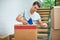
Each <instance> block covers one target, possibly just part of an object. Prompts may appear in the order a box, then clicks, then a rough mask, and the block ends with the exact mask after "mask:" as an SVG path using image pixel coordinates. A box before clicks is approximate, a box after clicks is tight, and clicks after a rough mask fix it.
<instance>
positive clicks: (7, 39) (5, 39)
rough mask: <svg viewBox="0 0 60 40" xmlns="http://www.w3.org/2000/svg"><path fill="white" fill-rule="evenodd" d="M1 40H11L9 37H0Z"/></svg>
mask: <svg viewBox="0 0 60 40" xmlns="http://www.w3.org/2000/svg"><path fill="white" fill-rule="evenodd" d="M0 40H9V35H0Z"/></svg>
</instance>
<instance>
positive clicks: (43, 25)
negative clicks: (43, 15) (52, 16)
mask: <svg viewBox="0 0 60 40" xmlns="http://www.w3.org/2000/svg"><path fill="white" fill-rule="evenodd" d="M39 24H40V25H41V27H43V28H46V27H47V26H48V25H47V23H44V22H42V21H41V20H39Z"/></svg>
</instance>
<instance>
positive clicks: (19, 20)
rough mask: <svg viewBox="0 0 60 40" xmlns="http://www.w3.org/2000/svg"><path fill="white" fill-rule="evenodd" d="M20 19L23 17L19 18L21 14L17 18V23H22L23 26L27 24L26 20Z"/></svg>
mask: <svg viewBox="0 0 60 40" xmlns="http://www.w3.org/2000/svg"><path fill="white" fill-rule="evenodd" d="M22 18H23V17H22V16H21V14H19V15H18V16H17V18H16V20H17V21H18V22H22V23H23V24H27V21H26V20H23V19H22Z"/></svg>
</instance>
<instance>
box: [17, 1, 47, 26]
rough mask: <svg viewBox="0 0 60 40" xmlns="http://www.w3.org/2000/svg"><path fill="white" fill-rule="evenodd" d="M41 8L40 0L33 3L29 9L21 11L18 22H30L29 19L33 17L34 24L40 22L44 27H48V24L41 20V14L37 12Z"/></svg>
mask: <svg viewBox="0 0 60 40" xmlns="http://www.w3.org/2000/svg"><path fill="white" fill-rule="evenodd" d="M39 8H40V4H39V2H38V1H35V2H34V3H33V5H32V7H31V8H30V9H29V10H24V12H23V13H20V14H19V15H18V16H17V18H16V20H17V21H18V22H22V23H23V24H29V23H28V20H29V19H30V18H31V19H32V22H33V24H37V22H39V24H40V25H41V26H42V27H47V24H46V23H43V22H42V21H41V17H40V15H39V13H37V12H36V11H37V9H39Z"/></svg>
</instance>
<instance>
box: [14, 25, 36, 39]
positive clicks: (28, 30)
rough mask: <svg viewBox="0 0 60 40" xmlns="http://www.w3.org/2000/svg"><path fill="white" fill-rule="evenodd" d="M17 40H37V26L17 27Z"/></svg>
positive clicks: (15, 35)
mask: <svg viewBox="0 0 60 40" xmlns="http://www.w3.org/2000/svg"><path fill="white" fill-rule="evenodd" d="M14 28H15V30H14V31H15V34H14V37H15V40H37V28H36V25H15V26H14Z"/></svg>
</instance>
